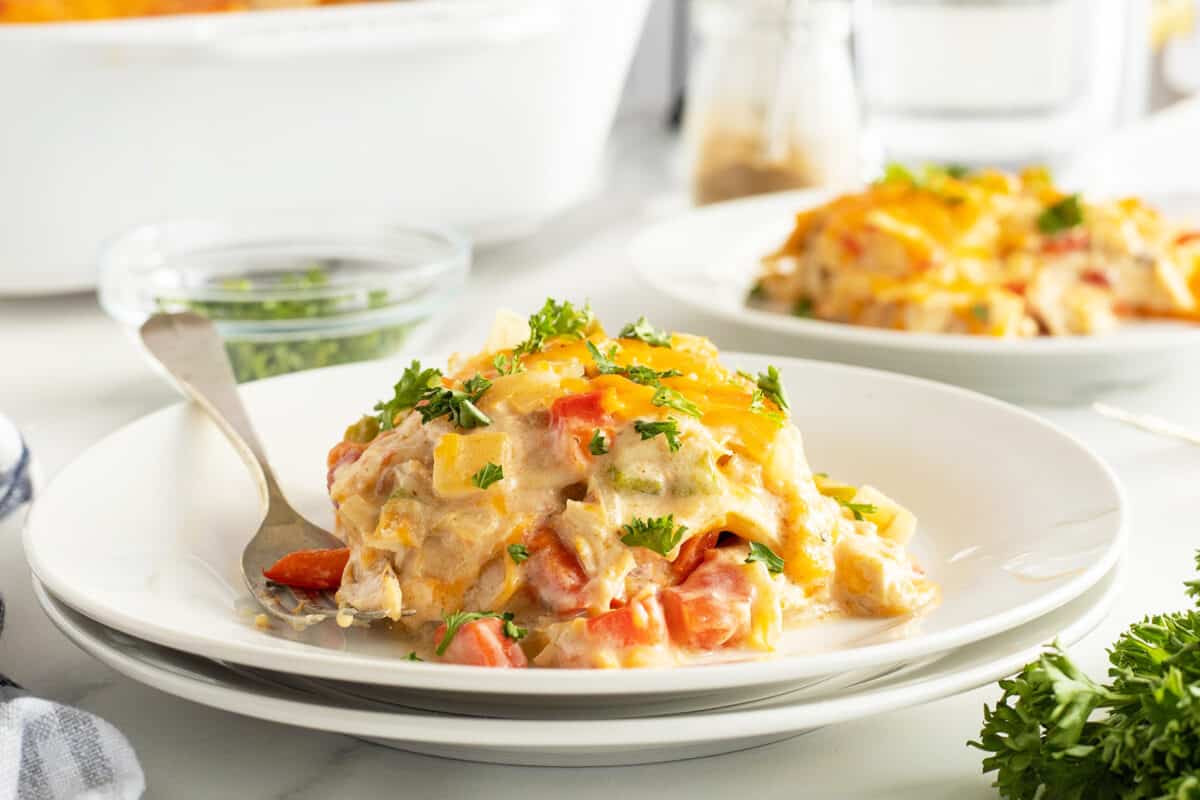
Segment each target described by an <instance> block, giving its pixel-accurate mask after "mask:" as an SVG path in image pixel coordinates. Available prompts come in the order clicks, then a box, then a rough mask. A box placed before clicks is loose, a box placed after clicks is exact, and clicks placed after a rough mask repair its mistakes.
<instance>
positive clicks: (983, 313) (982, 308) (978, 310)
mask: <svg viewBox="0 0 1200 800" xmlns="http://www.w3.org/2000/svg"><path fill="white" fill-rule="evenodd" d="M971 316H973V317H975V319H977V320H979V321H980V322H984V323H986V322H987V321H988V307H987V305H986V304H984V303H976V304H975V305H973V306H971Z"/></svg>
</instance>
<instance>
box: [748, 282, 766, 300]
mask: <svg viewBox="0 0 1200 800" xmlns="http://www.w3.org/2000/svg"><path fill="white" fill-rule="evenodd" d="M746 299H747V300H752V301H754V302H760V301H762V300H766V299H767V289H766V287H765V286H763V285H762V281H756V282H755V284H754V285H753V286H751V287H750V293H749V294H747V295H746Z"/></svg>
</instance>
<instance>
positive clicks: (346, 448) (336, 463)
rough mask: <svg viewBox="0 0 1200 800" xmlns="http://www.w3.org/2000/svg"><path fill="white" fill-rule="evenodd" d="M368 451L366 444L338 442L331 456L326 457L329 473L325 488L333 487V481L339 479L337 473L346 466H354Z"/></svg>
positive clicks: (330, 453)
mask: <svg viewBox="0 0 1200 800" xmlns="http://www.w3.org/2000/svg"><path fill="white" fill-rule="evenodd" d="M366 449H367V446H366V445H365V444H359V443H358V442H338V443H337V444H335V445H334V446H333V448H332V449H331V450H330V451H329V455H328V456H326V457H325V464H326V466H328V467H329V472H327V473H326V474H325V488H326V489H328V488H329V487H330V486H333V479H334V478H335V477H337V471H338V470H339V469H341V468H342V467H343V466H345V465H346V464H353V463H354V462H355V461H358V458H359V456H361V455H362V454H363V451H364V450H366Z"/></svg>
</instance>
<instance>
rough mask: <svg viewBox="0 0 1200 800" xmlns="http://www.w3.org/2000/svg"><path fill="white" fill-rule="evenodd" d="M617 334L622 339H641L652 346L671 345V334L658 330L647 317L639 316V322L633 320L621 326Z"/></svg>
mask: <svg viewBox="0 0 1200 800" xmlns="http://www.w3.org/2000/svg"><path fill="white" fill-rule="evenodd" d="M617 335H618V336H620V337H621V338H622V339H639V340H641V341H643V342H645V343H646V344H648V345H650V346H651V347H670V346H671V334H669V333H667V332H666V331H660V330H658V329H657V328H655V327H654V326H653V325H651V324H650V321H649V320H647V319H646V318H645V317H638V321H637V322H631V323H629V324H628V325H626V326H625V327H624V328H621V332H620V333H619V334H617Z"/></svg>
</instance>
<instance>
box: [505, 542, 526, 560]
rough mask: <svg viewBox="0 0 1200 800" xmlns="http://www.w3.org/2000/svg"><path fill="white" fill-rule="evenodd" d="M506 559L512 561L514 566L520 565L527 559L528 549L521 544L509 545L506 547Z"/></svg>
mask: <svg viewBox="0 0 1200 800" xmlns="http://www.w3.org/2000/svg"><path fill="white" fill-rule="evenodd" d="M508 557H509V558H511V559H512V560H513V563H514V564H520V563H521V562H522V561H524V560H525V559H527V558H529V548H528V547H526V546H525V545H523V544H510V545H509V546H508Z"/></svg>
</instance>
